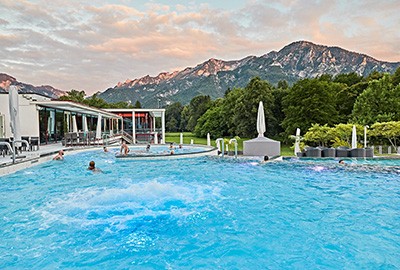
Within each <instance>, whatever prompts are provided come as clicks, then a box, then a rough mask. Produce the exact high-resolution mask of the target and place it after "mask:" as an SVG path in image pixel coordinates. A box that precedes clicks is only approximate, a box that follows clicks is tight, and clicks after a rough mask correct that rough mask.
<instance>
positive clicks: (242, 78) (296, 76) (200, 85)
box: [0, 41, 400, 108]
mask: <svg viewBox="0 0 400 270" xmlns="http://www.w3.org/2000/svg"><path fill="white" fill-rule="evenodd" d="M398 67H400V62H385V61H379V60H376V59H374V58H372V57H370V56H368V55H365V54H360V53H356V52H351V51H348V50H345V49H342V48H339V47H329V46H323V45H317V44H314V43H311V42H308V41H296V42H293V43H291V44H289V45H287V46H285V47H283V48H282V49H281V50H280V51H278V52H276V51H271V52H269V53H267V54H264V55H262V56H259V57H257V56H248V57H245V58H243V59H241V60H234V61H223V60H219V59H214V58H211V59H209V60H207V61H205V62H204V63H201V64H199V65H197V66H195V67H187V68H185V69H184V70H181V71H175V72H172V73H169V72H162V73H160V74H158V75H157V76H155V77H151V76H149V75H147V76H145V77H142V78H137V79H133V80H130V79H128V80H126V81H125V82H119V83H117V84H116V85H115V86H114V87H111V88H108V89H107V90H105V91H104V92H98V97H100V98H103V99H104V100H105V101H107V102H119V101H126V102H130V103H132V104H135V102H136V101H139V102H140V103H141V105H142V107H144V108H155V107H157V106H162V107H163V106H165V105H168V104H171V103H173V102H177V101H179V102H181V103H182V104H184V105H185V104H188V103H189V102H190V100H191V99H192V98H193V97H195V96H197V95H209V96H210V97H211V98H212V99H215V98H218V97H222V96H223V95H224V94H225V92H226V90H228V89H233V88H235V87H244V86H246V85H247V84H248V82H249V81H250V79H251V78H253V77H255V76H259V77H260V78H261V79H264V80H267V81H269V82H270V83H272V84H274V85H276V84H277V83H278V82H279V81H281V80H286V81H287V82H288V83H289V84H293V83H294V82H296V81H298V80H300V79H303V78H314V77H317V76H320V75H322V74H331V75H333V76H335V75H337V74H341V73H349V72H356V73H357V74H359V75H362V76H367V75H369V74H370V73H371V72H373V71H378V72H388V73H393V72H394V71H395V70H396V69H397V68H398ZM7 79H9V80H11V81H12V82H13V84H16V85H19V86H20V92H22V93H38V94H41V95H45V96H48V97H51V98H57V97H59V96H62V95H64V94H65V92H64V91H61V90H59V89H55V88H54V87H51V86H33V85H30V84H26V83H21V82H18V81H17V80H16V79H15V78H14V77H12V76H10V75H7V74H4V73H0V84H1V83H2V82H3V81H5V80H7ZM1 92H5V90H4V89H2V88H1V85H0V93H1Z"/></svg>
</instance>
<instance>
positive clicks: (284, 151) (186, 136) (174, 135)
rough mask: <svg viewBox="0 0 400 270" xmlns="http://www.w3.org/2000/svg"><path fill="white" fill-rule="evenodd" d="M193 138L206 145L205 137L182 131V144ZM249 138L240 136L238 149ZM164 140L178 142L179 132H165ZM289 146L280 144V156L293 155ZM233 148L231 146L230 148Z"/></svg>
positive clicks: (213, 143) (196, 141) (194, 140)
mask: <svg viewBox="0 0 400 270" xmlns="http://www.w3.org/2000/svg"><path fill="white" fill-rule="evenodd" d="M224 139H231V138H224ZM191 140H193V143H195V144H204V145H207V139H206V138H198V137H195V136H194V135H193V133H191V132H183V143H184V144H190V141H191ZM247 140H250V138H241V139H239V140H238V150H239V151H243V141H247ZM165 141H166V142H167V143H171V142H174V143H176V144H179V142H180V133H179V132H170V133H166V134H165ZM211 145H212V146H214V147H215V146H216V145H215V140H213V139H211ZM290 147H291V146H288V145H282V144H281V156H293V155H294V154H293V149H291V148H290ZM230 149H232V150H233V146H232V148H230Z"/></svg>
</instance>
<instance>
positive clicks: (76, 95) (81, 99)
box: [59, 90, 142, 109]
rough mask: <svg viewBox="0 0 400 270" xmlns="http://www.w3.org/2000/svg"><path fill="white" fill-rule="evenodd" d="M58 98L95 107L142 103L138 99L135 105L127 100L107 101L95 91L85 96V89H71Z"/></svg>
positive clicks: (105, 107)
mask: <svg viewBox="0 0 400 270" xmlns="http://www.w3.org/2000/svg"><path fill="white" fill-rule="evenodd" d="M59 100H66V101H73V102H78V103H81V104H85V105H88V106H92V107H96V108H104V109H108V108H123V109H126V108H141V107H142V105H141V104H140V102H139V101H136V103H135V105H132V104H129V103H128V102H116V103H107V102H106V101H105V100H104V99H102V98H99V97H98V96H97V93H96V94H94V95H93V96H91V97H88V98H86V93H85V91H77V90H71V91H67V93H66V95H64V96H62V97H60V98H59Z"/></svg>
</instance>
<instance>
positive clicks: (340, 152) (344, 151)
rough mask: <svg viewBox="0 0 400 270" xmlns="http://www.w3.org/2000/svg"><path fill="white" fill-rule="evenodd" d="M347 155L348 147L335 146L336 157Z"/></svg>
mask: <svg viewBox="0 0 400 270" xmlns="http://www.w3.org/2000/svg"><path fill="white" fill-rule="evenodd" d="M348 156H349V148H348V147H345V146H339V147H338V148H336V157H348Z"/></svg>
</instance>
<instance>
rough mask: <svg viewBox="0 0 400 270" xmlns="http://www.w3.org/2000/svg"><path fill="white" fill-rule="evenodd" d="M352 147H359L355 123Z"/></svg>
mask: <svg viewBox="0 0 400 270" xmlns="http://www.w3.org/2000/svg"><path fill="white" fill-rule="evenodd" d="M351 148H357V130H356V126H355V125H353V132H352V134H351Z"/></svg>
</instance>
